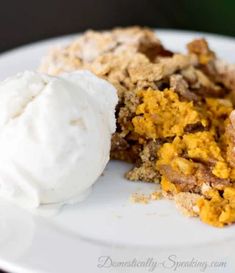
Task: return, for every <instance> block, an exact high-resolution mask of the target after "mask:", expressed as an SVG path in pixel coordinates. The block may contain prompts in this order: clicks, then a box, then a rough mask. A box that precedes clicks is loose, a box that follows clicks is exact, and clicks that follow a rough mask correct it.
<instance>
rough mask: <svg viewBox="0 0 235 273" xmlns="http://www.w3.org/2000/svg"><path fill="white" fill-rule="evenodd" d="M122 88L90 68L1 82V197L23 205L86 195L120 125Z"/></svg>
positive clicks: (34, 206)
mask: <svg viewBox="0 0 235 273" xmlns="http://www.w3.org/2000/svg"><path fill="white" fill-rule="evenodd" d="M117 101H118V98H117V94H116V90H115V88H114V87H113V86H112V85H111V84H110V83H108V82H107V81H105V80H102V79H100V78H98V77H96V76H95V75H93V74H92V73H90V72H88V71H78V72H73V73H70V74H65V75H62V76H60V77H51V76H47V75H44V74H40V73H36V72H29V71H27V72H24V73H21V74H18V75H16V76H14V77H12V78H8V79H6V80H5V81H3V82H1V83H0V196H2V197H3V198H6V199H8V200H11V201H13V202H15V203H17V204H19V205H21V206H23V207H27V208H37V207H39V206H40V205H45V204H59V203H61V204H63V203H68V202H70V201H71V200H75V199H79V198H80V197H82V196H84V195H86V193H87V192H88V191H89V188H90V187H91V186H92V184H93V183H94V182H95V181H96V179H97V178H98V177H99V176H100V175H101V174H102V172H103V170H104V168H105V166H106V164H107V162H108V160H109V152H110V145H111V144H110V143H111V135H112V133H113V132H114V131H115V123H116V122H115V106H116V104H117Z"/></svg>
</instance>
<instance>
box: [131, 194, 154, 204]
mask: <svg viewBox="0 0 235 273" xmlns="http://www.w3.org/2000/svg"><path fill="white" fill-rule="evenodd" d="M130 201H131V202H132V203H139V204H148V203H149V201H150V198H149V195H146V194H142V193H133V194H131V196H130Z"/></svg>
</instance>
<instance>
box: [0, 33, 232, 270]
mask: <svg viewBox="0 0 235 273" xmlns="http://www.w3.org/2000/svg"><path fill="white" fill-rule="evenodd" d="M158 34H159V36H160V38H161V40H162V41H163V43H164V44H165V45H166V46H167V47H168V48H170V49H173V50H177V51H183V50H185V48H184V47H185V44H186V43H187V42H188V41H190V40H191V39H193V38H195V37H201V36H204V37H206V38H207V39H208V40H209V42H210V44H211V47H212V48H213V49H214V50H215V51H216V52H217V53H218V55H219V56H220V57H221V58H224V59H226V60H227V61H229V62H235V40H234V39H232V38H226V37H221V36H214V35H209V34H200V33H189V32H176V31H174V32H173V31H160V30H159V31H158ZM72 38H73V36H69V37H62V38H58V39H53V40H48V41H45V42H40V43H37V44H33V45H29V46H25V47H22V48H19V49H16V50H13V51H10V52H8V53H5V54H3V55H1V56H0V79H4V78H5V77H7V76H10V75H13V74H15V73H17V72H19V71H22V70H25V69H36V68H37V66H38V65H39V62H40V58H41V57H42V56H43V55H45V53H46V52H47V50H48V48H49V47H51V46H52V45H54V44H58V43H59V44H66V43H67V42H68V41H69V40H71V39H72ZM128 168H130V165H128V164H125V163H122V162H110V163H109V165H108V166H107V168H106V170H105V172H104V175H103V176H102V177H100V179H99V181H97V183H96V184H95V186H94V189H93V192H92V193H91V195H90V196H89V197H88V199H87V200H85V201H84V202H82V203H79V204H76V205H71V206H65V207H64V208H63V209H62V211H61V212H60V213H59V214H57V215H55V216H51V217H42V216H39V215H33V214H32V213H30V212H28V211H25V210H23V209H20V208H17V207H15V206H13V205H11V204H8V203H6V202H4V201H3V200H0V268H4V269H6V270H10V271H11V272H19V273H21V272H22V273H24V272H45V273H54V272H55V273H67V272H68V273H70V272H71V273H73V272H84V273H86V272H88V273H93V272H141V273H143V272H151V268H150V266H149V267H148V264H145V266H143V263H142V266H140V265H139V266H137V265H136V264H135V263H133V264H132V266H127V264H125V265H123V262H125V261H126V262H127V261H133V259H136V261H147V259H152V260H151V261H156V262H157V266H156V268H155V269H154V270H153V268H152V272H203V268H202V266H201V267H200V266H199V265H195V266H193V265H191V266H184V267H183V265H181V266H179V267H178V268H175V267H174V266H173V264H174V265H175V266H176V262H177V261H178V262H182V261H188V262H189V261H191V260H192V259H194V260H197V261H198V262H202V261H204V262H207V264H208V266H207V268H205V270H204V272H229V273H230V272H231V273H232V272H234V271H235V266H234V262H233V261H234V258H235V227H234V226H231V227H229V228H225V229H216V228H213V227H209V226H207V225H205V224H203V223H201V222H200V221H199V220H198V219H189V218H185V217H183V216H182V215H181V214H180V213H179V212H178V211H177V210H176V208H175V207H174V204H173V203H172V202H170V201H167V200H160V201H155V202H152V203H150V204H148V205H142V204H132V203H131V202H130V201H129V197H130V195H131V194H132V193H135V192H139V193H145V192H151V191H153V190H154V189H156V187H157V186H156V185H152V184H144V183H133V182H128V181H127V180H125V179H124V178H123V174H124V172H125V171H126V170H127V169H128ZM171 255H173V256H174V255H175V256H174V257H175V258H174V259H173V258H172V259H170V258H169V257H171ZM107 257H109V258H107ZM105 259H107V260H106V261H107V262H106V264H105ZM111 260H112V261H113V264H112V266H111V263H110V261H111ZM172 260H174V262H173V261H172ZM118 261H119V262H120V263H118ZM210 261H217V262H219V261H224V262H226V266H222V267H217V268H215V267H210V266H209V263H210ZM149 264H150V262H149ZM174 269H175V271H174Z"/></svg>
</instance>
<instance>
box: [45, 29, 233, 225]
mask: <svg viewBox="0 0 235 273" xmlns="http://www.w3.org/2000/svg"><path fill="white" fill-rule="evenodd" d="M187 50H188V52H187V54H180V53H174V52H171V51H169V50H167V49H166V48H164V46H163V45H162V44H161V42H160V40H159V39H158V38H157V37H156V35H155V32H154V31H152V30H150V29H148V28H140V27H130V28H123V29H121V28H118V29H114V30H112V31H104V32H95V31H88V32H86V33H85V34H84V35H82V36H79V37H78V38H77V39H75V40H74V41H72V42H71V43H70V44H68V45H67V46H66V47H63V48H54V49H52V50H51V52H50V53H49V54H48V55H47V56H46V57H45V58H44V59H43V61H42V64H41V67H40V70H41V71H42V72H46V73H49V74H53V75H57V74H60V73H63V72H69V71H74V70H77V69H88V70H90V71H92V72H94V73H95V74H96V75H98V76H99V77H102V78H104V79H107V80H108V81H109V82H111V83H112V84H113V85H114V86H115V87H116V88H117V90H118V96H119V103H118V106H117V108H116V119H117V130H116V132H115V133H114V134H113V137H112V149H111V157H112V158H113V159H119V160H123V161H127V162H131V163H132V164H133V168H132V169H131V170H130V171H129V172H128V173H126V174H125V175H126V177H127V179H129V180H133V181H137V180H140V181H143V182H152V183H160V184H161V187H162V190H163V193H164V195H165V196H167V197H169V198H172V199H174V200H175V202H176V204H177V206H178V207H179V208H180V209H181V210H182V211H183V212H184V213H185V214H187V215H190V216H199V217H200V218H201V220H202V221H204V222H206V223H208V224H211V225H214V226H217V227H222V226H224V225H228V224H231V223H232V222H235V184H234V183H235V112H234V111H233V109H234V103H235V96H234V95H235V67H234V66H233V65H229V64H226V63H225V62H223V61H221V60H219V59H217V57H216V55H215V53H214V52H213V51H212V50H211V49H210V48H209V46H208V44H207V42H206V40H205V39H197V40H194V41H192V42H191V43H189V44H188V45H187Z"/></svg>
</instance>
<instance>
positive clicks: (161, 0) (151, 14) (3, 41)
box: [0, 0, 235, 52]
mask: <svg viewBox="0 0 235 273" xmlns="http://www.w3.org/2000/svg"><path fill="white" fill-rule="evenodd" d="M0 3H1V5H0V52H1V51H4V50H7V49H10V48H13V47H16V46H18V45H22V44H25V43H29V42H33V41H37V40H41V39H45V38H48V37H53V36H58V35H63V34H68V33H74V32H80V31H83V30H85V29H87V28H93V29H107V28H111V27H114V26H127V25H134V24H138V25H146V26H150V27H158V28H177V29H188V30H200V31H207V32H215V33H221V34H226V35H231V36H235V18H234V12H235V1H234V0H204V1H203V0H140V1H139V0H129V1H128V0H114V1H113V0H1V2H0Z"/></svg>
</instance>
